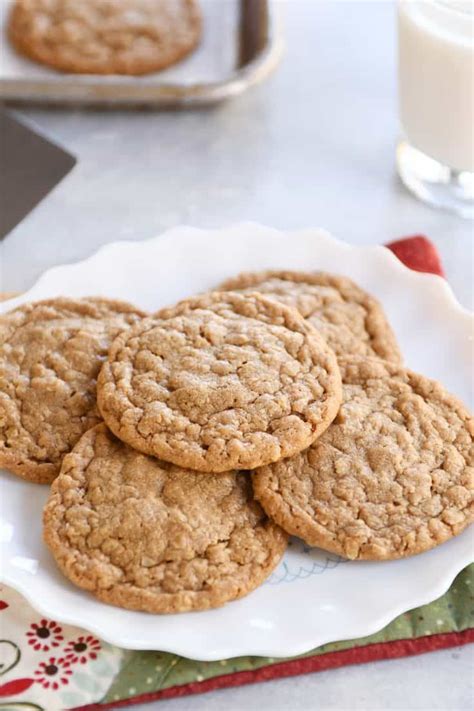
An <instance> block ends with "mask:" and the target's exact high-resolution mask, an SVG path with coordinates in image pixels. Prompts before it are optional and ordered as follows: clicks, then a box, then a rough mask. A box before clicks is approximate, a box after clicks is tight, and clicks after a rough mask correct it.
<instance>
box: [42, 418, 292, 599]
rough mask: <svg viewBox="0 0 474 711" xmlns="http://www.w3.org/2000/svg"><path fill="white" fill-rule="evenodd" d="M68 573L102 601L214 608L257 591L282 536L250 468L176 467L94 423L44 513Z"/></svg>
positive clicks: (50, 543)
mask: <svg viewBox="0 0 474 711" xmlns="http://www.w3.org/2000/svg"><path fill="white" fill-rule="evenodd" d="M44 537H45V541H46V543H47V545H48V546H49V548H50V549H51V551H52V553H53V555H54V557H55V558H56V561H57V562H58V564H59V566H60V568H61V569H62V571H63V572H64V574H65V575H66V576H67V577H68V578H70V580H72V582H74V583H75V584H76V585H79V586H80V587H82V588H85V589H86V590H90V591H91V592H92V593H93V594H94V595H96V596H97V597H98V598H99V599H101V600H104V601H105V602H109V603H112V604H114V605H119V606H120V607H127V608H129V609H134V610H147V611H149V612H183V611H186V610H202V609H206V608H209V607H217V606H219V605H222V604H223V603H225V602H226V601H228V600H232V599H234V598H237V597H241V596H243V595H245V594H246V593H248V592H249V591H250V590H253V589H254V588H255V587H257V586H258V585H259V584H260V583H262V582H263V580H264V579H265V578H266V577H267V576H268V575H269V574H270V572H271V571H272V570H273V568H274V567H275V566H276V565H277V564H278V562H279V560H280V558H281V556H282V555H283V553H284V551H285V548H286V539H287V536H286V534H285V533H284V532H283V531H282V530H281V529H280V528H279V527H278V526H276V524H274V523H272V522H271V521H270V520H269V519H268V518H267V517H266V515H265V514H264V512H263V511H262V509H261V507H260V505H259V504H258V503H257V502H256V501H254V500H253V496H252V488H251V483H250V480H249V478H248V477H247V476H245V474H241V473H237V472H226V473H225V474H220V475H219V476H208V475H206V474H202V473H198V472H193V471H190V470H186V469H180V468H178V467H175V466H174V465H171V464H166V463H165V462H160V461H159V460H157V459H155V458H153V457H148V456H145V455H143V454H140V453H138V452H136V451H135V450H133V449H131V448H130V447H128V445H126V444H124V443H122V442H120V441H119V440H117V439H116V438H115V437H114V436H113V435H112V434H111V433H110V432H109V431H108V430H107V428H106V427H105V425H103V424H102V425H98V426H97V427H95V428H93V429H92V430H90V431H89V432H87V433H86V434H85V435H84V436H83V437H82V438H81V440H80V441H79V442H78V443H77V445H76V446H75V447H74V450H73V452H72V453H71V454H69V455H68V456H67V457H65V459H64V462H63V466H62V469H61V474H60V475H59V477H58V478H57V479H56V480H55V482H54V483H53V486H52V487H51V495H50V498H49V501H48V503H47V504H46V508H45V511H44Z"/></svg>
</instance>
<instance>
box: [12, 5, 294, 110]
mask: <svg viewBox="0 0 474 711" xmlns="http://www.w3.org/2000/svg"><path fill="white" fill-rule="evenodd" d="M77 1H78V2H80V1H81V0H77ZM200 5H201V9H202V13H203V38H202V41H201V44H200V46H199V47H198V49H197V50H196V51H195V52H194V53H193V54H191V55H190V56H189V57H188V58H186V59H184V60H183V61H181V62H180V63H179V64H177V65H176V66H173V67H170V68H169V69H166V70H164V71H161V72H156V73H153V74H147V75H145V76H141V77H129V76H119V75H113V76H94V75H89V74H88V75H85V74H82V75H78V74H73V75H72V74H63V73H60V72H57V71H55V70H53V69H49V68H48V67H46V66H43V65H40V64H37V63H35V62H32V61H30V60H28V59H26V58H24V57H22V56H20V55H19V54H17V53H16V52H15V50H14V49H13V47H11V45H10V43H9V41H8V38H7V36H6V29H5V28H6V23H7V18H8V13H9V10H10V6H11V0H0V32H1V36H0V99H2V100H5V101H6V100H13V101H15V102H41V103H54V104H95V105H111V106H116V105H121V106H122V105H127V104H128V105H150V106H177V105H182V106H195V105H202V104H210V103H215V102H217V101H220V100H222V99H225V98H227V97H230V96H233V95H235V94H238V93H240V92H242V91H244V90H245V89H247V88H248V87H249V86H251V85H252V84H254V83H256V82H257V81H259V80H261V79H263V78H264V77H265V76H266V75H267V74H268V73H269V72H270V71H271V69H272V68H273V67H274V66H275V65H276V63H277V62H278V59H279V57H280V55H281V49H282V42H281V38H280V37H279V35H278V33H277V28H276V18H275V7H274V4H273V2H271V0H200Z"/></svg>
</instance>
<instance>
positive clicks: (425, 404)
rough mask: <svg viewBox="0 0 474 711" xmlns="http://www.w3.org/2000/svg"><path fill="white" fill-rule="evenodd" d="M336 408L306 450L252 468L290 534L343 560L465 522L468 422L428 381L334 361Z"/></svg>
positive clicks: (470, 471)
mask: <svg viewBox="0 0 474 711" xmlns="http://www.w3.org/2000/svg"><path fill="white" fill-rule="evenodd" d="M340 368H341V374H342V380H343V404H342V406H341V409H340V411H339V414H338V416H337V417H336V419H335V420H334V422H333V424H332V425H331V426H330V427H329V428H328V430H327V431H326V432H325V433H324V435H323V436H322V437H321V438H320V439H319V440H318V441H317V442H316V443H315V444H314V445H313V446H312V447H310V448H309V449H308V450H306V451H305V452H302V453H301V454H299V455H296V456H295V457H293V458H291V459H289V460H287V461H285V462H278V463H276V464H273V465H271V466H268V467H264V468H262V469H259V470H258V471H256V472H254V474H253V485H254V492H255V496H256V498H257V499H258V500H259V501H260V503H261V504H262V506H263V507H264V509H265V510H266V512H267V513H268V515H269V516H271V517H272V518H273V519H274V520H275V521H276V522H277V523H279V524H280V525H281V526H282V527H283V528H285V530H287V531H288V532H289V533H293V534H295V535H298V536H300V537H301V538H303V539H304V540H305V541H306V542H307V543H308V544H309V545H313V546H318V547H320V548H324V549H326V550H328V551H331V552H333V553H338V554H340V555H342V556H345V557H347V558H351V559H357V558H358V559H368V560H370V559H374V560H383V559H391V558H401V557H405V556H409V555H414V554H416V553H421V552H422V551H425V550H427V549H429V548H432V547H434V546H436V545H439V544H440V543H443V542H444V541H446V540H448V539H449V538H451V537H452V536H455V535H457V534H459V533H461V531H462V530H463V529H464V528H465V527H466V526H467V525H468V524H469V523H471V522H472V521H473V518H474V503H473V502H474V445H473V434H474V421H473V419H472V417H471V416H470V415H469V413H468V412H467V410H466V409H465V408H464V406H463V405H462V404H461V403H460V402H459V401H458V400H457V399H456V398H455V397H454V396H452V395H450V394H449V393H447V392H446V390H445V389H444V388H443V387H442V386H441V385H440V384H439V383H437V382H436V381H433V380H430V379H428V378H425V377H424V376H422V375H418V374H417V373H413V372H411V371H409V370H406V369H404V368H400V367H397V366H396V365H390V364H388V363H384V362H382V361H378V360H376V359H372V358H371V359H364V358H354V359H347V360H342V361H340Z"/></svg>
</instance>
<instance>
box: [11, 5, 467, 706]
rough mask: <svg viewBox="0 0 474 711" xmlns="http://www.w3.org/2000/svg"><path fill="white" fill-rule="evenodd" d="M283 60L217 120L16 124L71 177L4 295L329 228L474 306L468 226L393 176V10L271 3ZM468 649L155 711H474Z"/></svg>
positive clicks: (197, 113)
mask: <svg viewBox="0 0 474 711" xmlns="http://www.w3.org/2000/svg"><path fill="white" fill-rule="evenodd" d="M277 9H278V10H279V11H280V14H281V15H282V25H283V32H284V35H285V39H286V45H287V47H286V53H285V56H284V58H283V61H282V63H281V65H280V67H279V68H278V69H277V71H276V72H275V73H274V75H273V76H272V77H271V78H269V79H268V80H267V81H266V82H265V83H264V84H262V85H260V86H258V87H256V88H254V89H252V90H251V91H249V92H248V93H247V94H244V95H242V96H241V97H239V98H236V99H234V100H233V101H230V102H228V103H226V104H223V105H221V106H218V107H216V108H213V109H206V110H193V111H189V112H172V111H167V112H162V113H156V112H152V111H136V112H135V111H117V112H112V111H98V110H94V111H80V110H63V109H50V110H47V109H38V108H35V109H24V108H23V109H21V111H20V112H19V113H20V115H21V116H22V117H23V118H25V119H27V120H28V121H31V122H33V123H35V124H36V125H37V126H38V127H39V128H40V129H41V131H43V132H44V133H45V134H46V135H47V136H49V137H51V138H53V139H54V140H55V141H57V142H59V143H60V144H62V145H64V146H65V147H66V148H67V149H68V150H69V151H71V152H72V153H74V154H75V155H76V156H77V158H78V164H77V166H76V167H75V168H74V169H73V171H72V172H71V173H70V174H69V175H68V176H67V177H66V179H65V180H64V181H62V182H61V183H60V184H59V185H58V186H57V188H56V189H55V190H54V191H53V192H52V193H51V194H50V196H49V197H48V198H47V199H46V200H44V201H43V202H42V203H41V204H40V205H39V206H38V207H37V208H36V209H35V210H34V211H33V212H32V213H31V214H30V215H29V216H28V217H27V218H26V219H25V220H24V221H23V222H22V223H21V224H20V225H19V226H18V227H17V228H16V229H15V230H14V231H13V232H12V233H11V234H10V235H9V237H8V238H7V239H5V240H4V241H3V243H2V244H1V247H0V256H1V276H2V284H1V288H2V290H20V289H26V288H28V287H29V286H30V285H31V284H32V283H33V282H34V281H35V279H36V278H37V277H38V276H39V275H40V274H41V272H42V271H43V270H44V269H46V268H48V267H50V266H52V265H54V264H60V263H64V262H70V261H74V260H77V259H81V258H84V257H86V256H88V255H89V254H91V253H92V252H94V251H95V250H96V249H97V248H98V247H99V246H100V245H102V244H105V243H106V242H110V241H114V240H121V239H133V240H141V239H145V238H147V237H151V236H154V235H156V234H157V233H159V232H160V231H162V230H164V229H165V228H167V227H170V226H173V225H176V224H178V223H188V224H193V225H196V226H209V227H214V226H221V225H225V224H229V223H232V222H236V221H240V220H245V219H252V220H256V221H259V222H262V223H266V224H269V225H272V226H275V227H282V228H296V227H308V226H322V227H325V228H327V229H329V230H330V231H332V232H333V233H334V234H335V235H336V236H337V237H339V238H341V239H344V240H347V241H349V242H351V243H354V244H364V243H380V242H384V241H387V240H389V239H394V238H396V237H400V236H403V235H409V234H414V233H424V234H426V235H429V236H430V237H431V239H432V240H433V241H434V242H435V243H436V245H437V247H438V249H439V250H440V252H441V255H442V258H443V262H444V265H445V267H446V272H447V276H448V279H449V281H450V283H451V285H452V287H453V289H454V291H455V293H456V295H457V297H458V299H459V300H460V301H461V303H462V304H464V305H466V306H472V297H473V289H472V271H473V270H472V266H473V244H474V241H473V240H474V235H473V231H472V224H470V223H469V222H466V221H462V220H461V219H459V218H457V217H455V216H451V215H449V214H447V213H442V212H437V211H435V210H433V209H431V208H429V207H427V206H424V205H422V204H421V203H419V202H417V201H416V200H415V199H414V198H412V196H411V195H409V194H408V193H407V192H406V191H405V189H404V188H403V187H402V186H401V185H400V184H399V181H398V179H397V176H396V174H395V169H394V162H395V144H396V140H397V135H398V122H397V107H396V58H395V17H394V9H393V5H392V4H391V3H390V2H377V3H375V2H358V1H352V2H342V1H340V2H325V1H322V0H321V1H319V0H290V2H287V3H284V2H280V3H277ZM473 661H474V658H473V654H472V648H464V649H462V650H461V649H460V650H448V651H445V652H439V653H436V654H431V655H426V656H424V657H420V658H415V659H405V660H399V661H391V662H379V663H374V664H371V665H366V666H358V667H351V668H344V669H340V670H334V671H330V672H324V673H321V674H314V675H310V676H307V677H304V678H303V677H302V678H295V679H287V680H281V681H278V682H271V683H269V684H266V685H262V684H261V685H258V686H254V687H246V688H241V689H233V690H227V691H220V692H213V693H211V694H208V695H205V696H202V697H192V698H191V697H189V698H183V699H177V700H173V701H167V702H160V703H159V704H158V703H157V704H156V705H153V704H151V705H150V706H149V708H155V707H156V708H159V709H161V711H165V710H166V711H168V710H169V711H184V710H185V709H203V710H204V709H206V711H213V710H214V709H215V710H216V711H217V709H219V710H220V709H226V710H230V711H231V710H234V709H235V710H237V709H238V710H240V709H249V710H251V709H257V708H258V709H261V710H262V711H264V710H265V709H335V710H337V711H343V710H345V709H349V708H351V709H383V710H385V709H404V710H408V709H445V710H454V709H456V710H457V709H471V708H472V706H473V688H472V683H471V682H472V674H470V672H471V671H472V665H473Z"/></svg>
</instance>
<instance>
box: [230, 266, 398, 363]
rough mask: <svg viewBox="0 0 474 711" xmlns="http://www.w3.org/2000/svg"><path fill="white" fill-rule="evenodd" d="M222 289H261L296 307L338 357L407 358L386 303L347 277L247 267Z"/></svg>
mask: <svg viewBox="0 0 474 711" xmlns="http://www.w3.org/2000/svg"><path fill="white" fill-rule="evenodd" d="M219 289H224V290H226V291H227V290H232V291H249V290H250V291H258V292H259V293H261V294H263V295H264V296H267V297H269V298H272V299H276V300H277V301H280V302H281V303H283V304H286V305H287V306H291V307H293V308H296V309H297V310H298V311H299V313H300V314H301V315H302V316H303V317H304V318H305V319H307V320H308V321H309V322H310V323H311V324H312V325H313V326H314V327H315V328H316V329H317V330H318V331H319V332H320V333H321V335H322V336H323V337H324V338H325V339H326V341H327V343H328V345H329V346H330V347H331V348H332V349H333V350H334V352H335V353H336V355H337V356H338V357H344V356H348V355H360V356H369V357H370V356H371V357H377V358H382V359H384V360H388V361H390V362H392V363H401V362H402V356H401V353H400V349H399V347H398V344H397V340H396V338H395V335H394V333H393V331H392V328H391V326H390V324H389V323H388V321H387V317H386V316H385V314H384V311H383V309H382V306H381V305H380V304H379V302H378V301H377V300H376V299H375V298H373V297H372V296H370V294H368V293H367V292H366V291H364V290H363V289H361V288H360V287H359V286H357V284H355V283H354V282H353V281H351V280H350V279H348V278H347V277H343V276H336V275H334V274H327V273H326V272H291V271H266V272H248V273H243V274H240V275H238V276H236V277H234V278H231V279H227V281H225V282H224V283H223V284H221V285H220V287H219Z"/></svg>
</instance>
